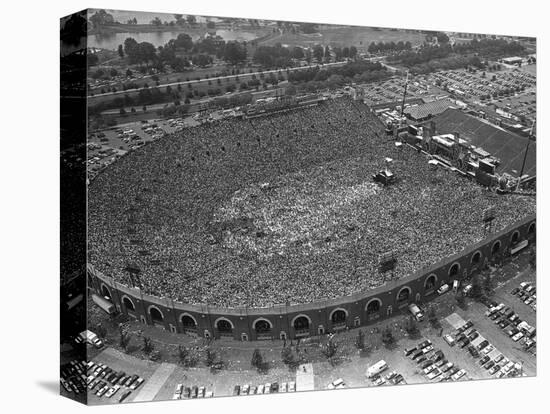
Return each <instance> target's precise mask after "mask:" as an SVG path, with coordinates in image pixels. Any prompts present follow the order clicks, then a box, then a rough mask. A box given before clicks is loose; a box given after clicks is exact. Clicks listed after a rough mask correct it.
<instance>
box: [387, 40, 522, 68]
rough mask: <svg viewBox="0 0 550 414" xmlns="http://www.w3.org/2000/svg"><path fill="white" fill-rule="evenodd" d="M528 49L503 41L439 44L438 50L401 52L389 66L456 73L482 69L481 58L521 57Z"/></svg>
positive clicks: (393, 58) (433, 48) (395, 55)
mask: <svg viewBox="0 0 550 414" xmlns="http://www.w3.org/2000/svg"><path fill="white" fill-rule="evenodd" d="M522 53H525V48H524V47H523V46H522V45H521V44H519V43H518V42H509V41H507V40H504V39H481V40H478V39H473V40H471V41H470V42H466V43H460V44H456V45H454V46H453V45H451V44H449V43H440V44H439V45H437V46H434V45H428V44H425V45H423V46H422V47H421V48H420V49H419V50H417V51H412V50H411V51H402V52H400V53H395V54H393V55H390V56H388V62H399V63H401V64H402V65H404V66H407V67H409V68H411V69H414V72H416V73H428V72H432V71H435V70H439V69H456V68H458V67H461V66H466V65H472V66H475V67H477V68H480V69H481V68H483V67H484V63H483V62H482V60H481V58H485V59H487V58H495V57H501V56H507V55H520V54H522Z"/></svg>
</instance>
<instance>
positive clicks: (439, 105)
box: [403, 98, 453, 121]
mask: <svg viewBox="0 0 550 414" xmlns="http://www.w3.org/2000/svg"><path fill="white" fill-rule="evenodd" d="M451 106H453V101H451V100H450V99H449V98H444V99H438V100H436V101H432V102H426V103H425V104H422V105H418V106H410V107H408V108H405V110H404V111H403V112H404V113H405V115H407V117H408V118H410V119H413V120H415V121H422V120H425V119H428V118H430V117H432V116H436V115H439V114H440V113H442V112H443V111H445V110H446V109H447V108H450V107H451Z"/></svg>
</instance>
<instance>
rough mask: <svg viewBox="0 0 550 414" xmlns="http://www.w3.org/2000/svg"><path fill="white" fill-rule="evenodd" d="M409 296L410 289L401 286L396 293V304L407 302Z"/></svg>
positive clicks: (400, 304) (402, 304)
mask: <svg viewBox="0 0 550 414" xmlns="http://www.w3.org/2000/svg"><path fill="white" fill-rule="evenodd" d="M410 297H411V289H410V288H409V287H404V288H401V290H400V291H399V293H398V294H397V306H398V307H401V306H404V305H406V304H408V303H409V298H410Z"/></svg>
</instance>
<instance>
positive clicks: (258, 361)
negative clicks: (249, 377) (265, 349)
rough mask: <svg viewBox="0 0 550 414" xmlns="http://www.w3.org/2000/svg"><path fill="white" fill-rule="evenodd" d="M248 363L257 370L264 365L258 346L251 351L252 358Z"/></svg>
mask: <svg viewBox="0 0 550 414" xmlns="http://www.w3.org/2000/svg"><path fill="white" fill-rule="evenodd" d="M250 364H251V365H252V366H253V367H254V368H256V369H257V370H258V371H260V370H262V369H263V365H264V358H263V356H262V354H261V352H260V350H259V349H258V348H256V349H255V350H254V352H253V353H252V359H251V361H250Z"/></svg>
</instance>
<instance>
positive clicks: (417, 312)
mask: <svg viewBox="0 0 550 414" xmlns="http://www.w3.org/2000/svg"><path fill="white" fill-rule="evenodd" d="M409 311H410V312H411V313H412V315H413V316H414V318H415V319H416V320H417V321H421V320H422V319H423V318H424V314H423V313H422V311H421V310H420V308H419V307H418V306H417V305H416V304H414V303H411V304H410V305H409Z"/></svg>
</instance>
